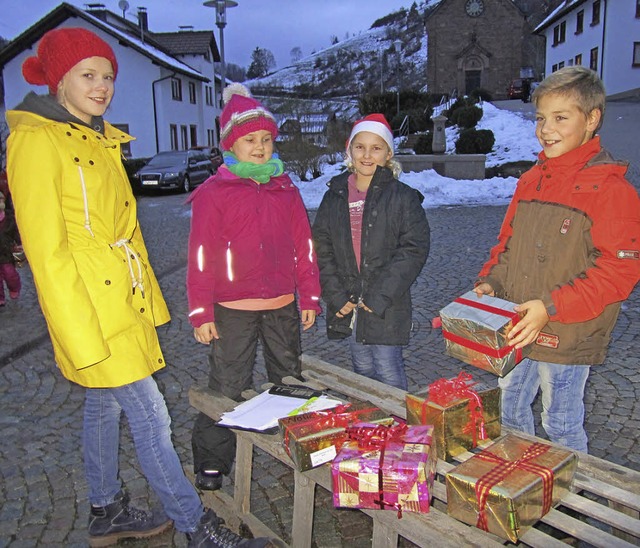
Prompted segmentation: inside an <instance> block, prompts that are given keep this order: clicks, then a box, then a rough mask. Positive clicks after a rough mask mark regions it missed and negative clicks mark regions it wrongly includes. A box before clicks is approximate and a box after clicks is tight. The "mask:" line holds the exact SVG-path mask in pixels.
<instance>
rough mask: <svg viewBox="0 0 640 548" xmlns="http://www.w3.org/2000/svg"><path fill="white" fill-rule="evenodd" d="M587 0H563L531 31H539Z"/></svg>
mask: <svg viewBox="0 0 640 548" xmlns="http://www.w3.org/2000/svg"><path fill="white" fill-rule="evenodd" d="M586 1H587V0H565V1H564V2H563V3H562V4H560V5H559V6H558V7H557V8H556V9H554V10H553V11H552V12H551V13H550V14H549V16H548V17H546V18H545V19H543V20H542V22H541V23H540V24H539V25H538V26H537V27H536V28H535V29H534V31H533V32H541V31H543V30H545V29H546V28H547V27H549V26H550V25H553V23H555V22H556V21H557V20H558V19H561V18H562V17H564V16H565V15H566V14H567V13H569V12H571V11H572V10H573V9H574V8H577V7H578V6H579V5H580V4H584V3H585V2H586Z"/></svg>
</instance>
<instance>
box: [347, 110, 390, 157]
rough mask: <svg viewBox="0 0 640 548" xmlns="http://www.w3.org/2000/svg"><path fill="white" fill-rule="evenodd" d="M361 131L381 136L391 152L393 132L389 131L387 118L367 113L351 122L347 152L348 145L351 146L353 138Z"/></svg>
mask: <svg viewBox="0 0 640 548" xmlns="http://www.w3.org/2000/svg"><path fill="white" fill-rule="evenodd" d="M363 131H368V132H369V133H375V134H376V135H378V136H379V137H382V138H383V139H384V141H385V143H387V145H388V146H389V150H390V151H391V153H392V154H393V132H392V131H391V126H390V125H389V122H387V119H386V118H385V117H384V115H382V114H369V115H368V116H365V117H364V118H362V119H361V120H357V121H356V123H355V124H353V129H352V130H351V135H349V139H347V152H349V147H350V146H351V141H353V138H354V137H355V136H356V135H357V134H358V133H362V132H363Z"/></svg>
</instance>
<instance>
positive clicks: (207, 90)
mask: <svg viewBox="0 0 640 548" xmlns="http://www.w3.org/2000/svg"><path fill="white" fill-rule="evenodd" d="M204 100H205V102H206V103H207V105H208V106H210V107H212V106H213V88H212V87H211V86H205V87H204Z"/></svg>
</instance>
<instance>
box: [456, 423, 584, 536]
mask: <svg viewBox="0 0 640 548" xmlns="http://www.w3.org/2000/svg"><path fill="white" fill-rule="evenodd" d="M577 464H578V457H577V456H576V454H575V453H573V452H572V451H569V450H567V449H563V448H562V447H559V446H556V445H551V444H548V443H538V442H534V441H530V440H527V439H525V438H521V437H520V436H516V435H513V434H509V435H507V436H505V437H504V438H502V439H501V440H498V441H497V442H495V443H494V444H492V445H491V446H489V447H488V448H487V449H485V450H484V451H482V452H480V453H478V454H477V455H474V456H473V457H471V458H470V459H469V460H467V461H465V462H463V463H462V464H460V465H458V466H456V467H455V468H454V469H453V470H451V471H450V472H448V473H447V476H446V483H447V513H448V514H449V515H450V516H453V517H454V518H456V519H458V520H460V521H463V522H464V523H468V524H469V525H475V526H476V527H478V528H479V529H482V530H484V531H489V532H490V533H494V534H495V535H498V536H499V537H501V538H504V539H508V540H511V542H514V543H516V542H517V541H518V539H519V538H521V536H522V535H523V534H524V533H525V532H526V531H527V529H529V528H530V527H531V526H532V525H533V524H535V523H536V522H537V521H538V520H539V519H540V518H541V517H542V516H544V515H545V514H546V513H547V512H548V511H549V510H550V509H551V508H552V507H553V506H555V505H556V504H558V503H559V502H560V500H561V499H562V498H563V497H564V496H565V495H566V494H567V493H568V492H569V489H570V486H571V482H572V480H573V476H574V474H575V470H576V467H577Z"/></svg>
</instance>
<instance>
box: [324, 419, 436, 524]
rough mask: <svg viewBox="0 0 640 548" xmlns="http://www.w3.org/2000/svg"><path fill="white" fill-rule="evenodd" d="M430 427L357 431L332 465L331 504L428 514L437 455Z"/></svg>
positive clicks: (352, 431)
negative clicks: (433, 446) (432, 443)
mask: <svg viewBox="0 0 640 548" xmlns="http://www.w3.org/2000/svg"><path fill="white" fill-rule="evenodd" d="M432 431H433V427H432V426H407V425H406V424H401V425H398V426H391V427H385V426H377V427H372V426H366V425H363V426H355V427H350V428H348V432H349V437H350V440H349V441H347V442H345V444H344V445H343V446H342V449H340V452H339V453H338V456H337V457H336V458H335V459H334V461H333V462H332V464H331V475H332V478H333V504H334V506H335V507H337V508H371V509H378V510H385V509H387V510H396V511H397V512H398V516H399V517H400V516H401V513H402V512H403V511H404V512H428V511H429V506H430V504H431V497H432V495H433V480H434V477H435V470H436V461H437V459H436V455H435V451H434V450H433V449H432V446H431V441H432V438H431V433H432Z"/></svg>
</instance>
